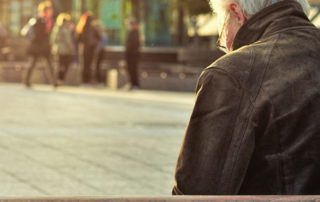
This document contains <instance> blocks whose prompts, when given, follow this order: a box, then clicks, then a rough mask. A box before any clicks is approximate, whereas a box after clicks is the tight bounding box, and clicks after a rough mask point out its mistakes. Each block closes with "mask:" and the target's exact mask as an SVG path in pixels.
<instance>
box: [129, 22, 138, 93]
mask: <svg viewBox="0 0 320 202" xmlns="http://www.w3.org/2000/svg"><path fill="white" fill-rule="evenodd" d="M127 26H128V29H129V33H128V36H127V40H126V51H125V58H126V64H127V70H128V73H129V78H130V87H129V89H131V90H135V89H139V88H140V82H139V73H138V72H139V69H138V64H139V57H140V34H139V25H138V23H137V21H136V19H134V18H131V19H129V20H128V22H127Z"/></svg>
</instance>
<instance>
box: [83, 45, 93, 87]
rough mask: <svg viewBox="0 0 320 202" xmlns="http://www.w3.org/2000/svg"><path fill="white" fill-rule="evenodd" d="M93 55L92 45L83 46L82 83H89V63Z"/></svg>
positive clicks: (90, 63)
mask: <svg viewBox="0 0 320 202" xmlns="http://www.w3.org/2000/svg"><path fill="white" fill-rule="evenodd" d="M93 56H94V48H93V47H85V48H84V53H83V57H84V67H83V72H82V81H83V82H84V83H90V80H91V65H92V61H93Z"/></svg>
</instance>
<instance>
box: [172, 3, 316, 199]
mask: <svg viewBox="0 0 320 202" xmlns="http://www.w3.org/2000/svg"><path fill="white" fill-rule="evenodd" d="M233 49H234V51H233V52H231V53H230V54H227V55H226V56H224V57H223V58H221V59H219V60H218V61H217V62H215V63H213V64H212V65H211V66H210V67H208V68H207V69H205V70H204V72H203V74H202V76H201V77H200V80H199V83H198V88H197V98H196V104H195V108H194V111H193V114H192V117H191V120H190V123H189V126H188V128H187V131H186V134H185V139H184V142H183V145H182V150H181V153H180V155H179V159H178V163H177V168H176V185H175V187H174V189H173V194H186V195H235V194H240V195H242V194H250V195H251V194H256V195H261V194H264V195H277V194H283V195H286V194H290V195H291V194H320V124H319V122H320V31H319V30H318V29H317V28H315V27H314V26H313V25H312V24H311V23H310V21H309V20H308V19H307V17H306V16H305V14H304V13H303V11H302V8H301V6H300V4H298V3H296V2H295V1H293V0H286V1H282V2H280V3H277V4H274V5H272V6H270V7H267V8H266V9H264V10H262V11H261V12H259V13H258V14H256V15H255V16H253V17H252V18H250V19H249V20H248V21H247V22H246V23H245V24H244V25H243V26H242V28H241V29H240V30H239V32H238V34H237V36H236V38H235V41H234V46H233Z"/></svg>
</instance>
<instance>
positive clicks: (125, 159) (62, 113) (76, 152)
mask: <svg viewBox="0 0 320 202" xmlns="http://www.w3.org/2000/svg"><path fill="white" fill-rule="evenodd" d="M0 98H1V99H0V106H1V107H0V109H1V110H0V113H1V115H0V138H1V141H0V182H1V183H0V196H2V197H5V196H7V197H10V196H14V197H21V196H23V197H34V196H36V197H52V196H53V197H55V196H76V197H81V196H91V197H98V196H170V194H171V188H172V185H173V183H174V180H173V173H174V166H175V163H176V159H177V155H178V152H179V148H180V145H181V142H182V138H183V133H184V130H185V127H186V125H187V122H188V119H189V117H190V114H191V111H192V107H193V102H194V94H193V93H174V92H157V91H143V90H140V91H134V92H125V91H119V92H115V91H108V90H106V89H103V88H101V89H96V88H85V87H81V88H73V87H61V88H58V89H57V90H53V89H52V87H51V86H35V87H34V88H33V89H26V88H24V87H23V86H22V85H19V84H0Z"/></svg>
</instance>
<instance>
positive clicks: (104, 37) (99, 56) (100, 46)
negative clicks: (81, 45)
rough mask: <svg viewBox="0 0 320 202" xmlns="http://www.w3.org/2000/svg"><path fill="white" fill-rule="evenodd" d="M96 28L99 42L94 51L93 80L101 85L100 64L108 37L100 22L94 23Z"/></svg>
mask: <svg viewBox="0 0 320 202" xmlns="http://www.w3.org/2000/svg"><path fill="white" fill-rule="evenodd" d="M96 27H97V29H98V31H99V33H100V36H101V40H100V42H99V44H98V46H97V50H96V69H95V80H96V82H97V83H98V84H99V83H103V78H102V76H101V63H102V62H103V59H104V57H105V54H106V51H105V48H106V46H107V44H108V35H107V33H106V31H105V30H104V27H103V26H102V24H101V23H100V22H97V23H96Z"/></svg>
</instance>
